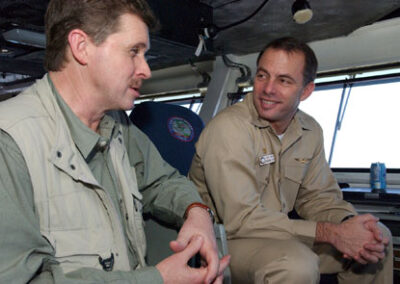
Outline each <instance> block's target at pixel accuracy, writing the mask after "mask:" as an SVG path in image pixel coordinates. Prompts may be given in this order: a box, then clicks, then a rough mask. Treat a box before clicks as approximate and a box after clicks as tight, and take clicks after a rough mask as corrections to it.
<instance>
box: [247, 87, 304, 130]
mask: <svg viewBox="0 0 400 284" xmlns="http://www.w3.org/2000/svg"><path fill="white" fill-rule="evenodd" d="M244 103H245V104H246V105H247V107H248V109H249V110H250V116H251V123H252V124H253V125H255V126H257V127H259V128H268V127H269V128H272V126H271V124H270V123H269V121H268V120H265V119H263V118H261V117H259V116H258V112H257V109H256V107H255V106H254V102H253V93H249V94H247V95H246V97H245V98H244ZM289 128H295V129H297V130H301V129H303V130H309V129H311V125H310V124H309V122H308V121H307V120H305V119H304V117H303V115H302V111H300V110H297V112H296V114H295V115H294V118H293V119H292V121H291V122H290V124H289V126H288V129H289Z"/></svg>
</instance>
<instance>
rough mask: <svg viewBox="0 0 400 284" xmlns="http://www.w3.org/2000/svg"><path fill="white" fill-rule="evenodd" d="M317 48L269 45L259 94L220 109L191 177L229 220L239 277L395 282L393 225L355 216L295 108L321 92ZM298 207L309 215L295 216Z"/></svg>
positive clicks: (309, 124) (310, 123) (318, 136)
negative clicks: (292, 215)
mask: <svg viewBox="0 0 400 284" xmlns="http://www.w3.org/2000/svg"><path fill="white" fill-rule="evenodd" d="M316 70H317V60H316V57H315V55H314V52H313V51H312V50H311V49H310V48H309V47H308V46H307V45H306V44H303V43H301V42H299V41H297V40H296V39H293V38H282V39H278V40H275V41H273V42H272V43H270V44H269V45H267V46H266V47H265V49H264V50H263V51H262V52H261V53H260V55H259V57H258V60H257V73H256V75H255V78H254V92H253V93H252V94H248V95H247V96H246V97H245V99H244V101H243V102H240V103H237V104H236V105H234V106H231V107H229V108H227V109H226V110H224V111H222V112H221V113H219V114H218V115H217V116H216V117H215V118H214V119H213V120H212V121H211V122H210V123H209V124H208V125H207V127H206V128H205V129H204V131H203V132H202V134H201V137H200V139H199V141H198V142H197V145H196V155H195V157H194V159H193V162H192V166H191V170H190V172H189V177H190V178H191V180H192V181H193V182H194V183H195V184H196V186H197V187H198V190H199V192H200V195H201V196H202V198H203V200H205V202H206V203H207V204H208V205H209V206H210V207H212V208H213V209H214V210H215V212H216V215H217V217H218V219H219V221H220V222H221V223H223V224H224V225H225V228H226V232H227V238H228V247H229V251H230V253H231V255H232V259H231V271H232V276H233V282H234V283H240V284H244V283H269V284H271V283H305V284H306V283H307V284H308V283H317V282H318V279H319V275H320V273H339V274H338V279H339V281H340V283H391V282H392V275H393V271H392V269H393V259H392V258H393V251H392V244H391V242H390V240H391V237H390V232H389V231H388V229H387V228H386V227H384V226H383V225H381V224H378V223H377V222H378V220H377V219H376V218H375V217H373V216H372V215H369V214H367V215H357V213H356V212H355V210H354V208H353V206H352V205H351V204H349V203H347V202H345V201H343V199H342V193H341V191H340V189H339V187H338V185H337V182H336V180H335V178H334V176H333V174H332V172H331V170H330V168H329V165H328V164H327V162H326V159H325V154H324V148H323V139H322V129H321V128H320V126H319V125H318V123H317V122H316V121H315V120H314V119H313V118H312V117H310V116H308V115H307V114H305V113H304V112H302V111H300V110H298V106H299V103H300V101H302V100H305V99H306V98H308V97H309V96H310V95H311V93H312V92H313V90H314V82H313V81H314V79H315V76H316ZM293 209H296V211H297V213H298V214H299V215H300V216H301V217H302V219H301V220H300V219H295V220H294V219H290V218H289V217H288V213H289V212H290V211H292V210H293Z"/></svg>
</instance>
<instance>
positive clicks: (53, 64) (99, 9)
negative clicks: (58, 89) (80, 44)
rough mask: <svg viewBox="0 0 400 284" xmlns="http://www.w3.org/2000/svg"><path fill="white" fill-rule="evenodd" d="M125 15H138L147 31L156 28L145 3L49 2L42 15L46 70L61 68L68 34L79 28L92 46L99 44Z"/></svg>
mask: <svg viewBox="0 0 400 284" xmlns="http://www.w3.org/2000/svg"><path fill="white" fill-rule="evenodd" d="M125 13H131V14H134V15H137V16H138V17H140V18H141V19H142V20H143V21H144V22H145V23H146V25H147V26H148V27H149V29H153V28H154V27H155V26H156V20H155V17H154V15H153V13H152V11H151V9H150V7H149V6H148V4H147V2H146V0H50V2H49V5H48V7H47V12H46V16H45V28H46V40H47V42H46V55H45V60H44V65H45V68H46V69H47V71H60V70H61V69H62V68H63V65H64V63H65V62H66V57H65V56H66V48H67V46H68V34H69V33H70V31H72V30H74V29H81V30H83V31H84V32H85V33H87V34H88V35H89V36H90V38H91V39H92V40H93V42H94V43H95V44H101V43H102V42H104V40H105V39H106V38H107V37H108V36H109V35H110V34H112V33H114V32H116V31H117V30H118V25H119V20H120V17H121V16H122V15H123V14H125Z"/></svg>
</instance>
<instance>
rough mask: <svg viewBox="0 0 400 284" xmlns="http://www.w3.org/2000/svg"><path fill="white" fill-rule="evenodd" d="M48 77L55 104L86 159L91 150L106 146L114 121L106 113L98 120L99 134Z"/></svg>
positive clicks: (112, 130) (111, 133) (114, 124)
mask: <svg viewBox="0 0 400 284" xmlns="http://www.w3.org/2000/svg"><path fill="white" fill-rule="evenodd" d="M48 79H49V84H50V86H51V89H52V92H53V95H54V96H55V98H56V101H57V104H58V105H59V107H60V109H61V112H62V114H63V115H64V118H65V121H66V123H67V125H68V128H69V131H70V133H71V137H72V140H73V141H74V143H75V145H76V147H77V148H78V150H79V152H80V153H81V154H82V156H83V158H84V159H85V160H86V161H88V160H89V159H90V157H92V156H93V155H91V153H92V152H93V151H99V150H100V151H103V150H105V149H106V148H107V146H108V144H109V141H110V139H111V137H112V135H113V133H114V132H115V131H114V129H115V126H116V122H115V120H114V119H113V118H112V117H111V116H109V115H107V114H106V115H105V116H104V117H103V118H102V119H101V121H100V125H99V133H100V134H99V133H96V132H94V131H93V130H92V129H90V128H89V127H87V126H86V125H85V124H84V123H83V122H82V121H81V120H80V119H79V118H78V117H77V116H76V115H75V113H74V112H73V111H72V110H71V108H70V107H69V106H68V105H67V103H66V102H65V101H64V99H63V98H62V97H61V95H60V94H59V93H58V91H57V90H56V88H55V86H54V84H53V82H52V81H51V78H50V76H48Z"/></svg>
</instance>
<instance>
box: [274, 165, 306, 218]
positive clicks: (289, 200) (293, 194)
mask: <svg viewBox="0 0 400 284" xmlns="http://www.w3.org/2000/svg"><path fill="white" fill-rule="evenodd" d="M310 161H311V159H307V158H295V159H293V160H291V161H290V162H288V163H287V164H286V165H285V166H284V177H283V179H282V181H281V187H280V195H281V200H282V204H284V206H283V211H285V212H286V213H288V212H290V211H291V210H292V209H293V207H294V204H295V202H296V198H297V194H298V192H299V189H300V186H301V184H302V183H303V180H304V177H305V175H306V172H307V169H308V166H309V163H310Z"/></svg>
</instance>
